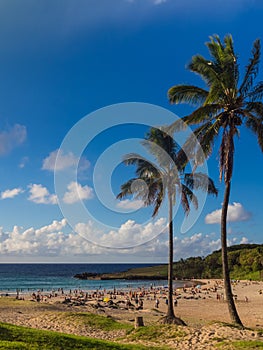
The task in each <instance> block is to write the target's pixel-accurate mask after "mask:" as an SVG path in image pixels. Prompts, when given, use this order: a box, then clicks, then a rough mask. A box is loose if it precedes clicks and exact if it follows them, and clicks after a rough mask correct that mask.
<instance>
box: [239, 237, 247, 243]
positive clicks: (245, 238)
mask: <svg viewBox="0 0 263 350" xmlns="http://www.w3.org/2000/svg"><path fill="white" fill-rule="evenodd" d="M247 243H249V240H248V238H247V237H242V239H241V241H240V244H247Z"/></svg>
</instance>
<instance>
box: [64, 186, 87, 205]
mask: <svg viewBox="0 0 263 350" xmlns="http://www.w3.org/2000/svg"><path fill="white" fill-rule="evenodd" d="M67 189H68V191H67V192H66V193H65V194H64V197H63V201H64V203H67V204H73V203H76V202H79V201H81V200H85V199H91V198H93V190H92V188H91V187H89V186H87V185H86V186H81V185H80V184H79V183H77V182H75V181H72V182H71V183H70V184H69V185H68V186H67Z"/></svg>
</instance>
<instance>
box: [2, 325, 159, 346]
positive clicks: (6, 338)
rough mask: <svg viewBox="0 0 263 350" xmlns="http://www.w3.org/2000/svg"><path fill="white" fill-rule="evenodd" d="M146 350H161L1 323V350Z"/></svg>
mask: <svg viewBox="0 0 263 350" xmlns="http://www.w3.org/2000/svg"><path fill="white" fill-rule="evenodd" d="M7 349H19V350H23V349H27V350H37V349H41V350H72V349H80V350H81V349H83V350H84V349H85V350H87V349H97V350H146V349H160V348H157V347H150V348H149V347H145V346H141V345H138V344H136V345H125V344H119V343H113V342H109V341H102V340H97V339H92V338H86V337H79V336H74V335H66V334H63V333H57V332H50V331H42V330H37V329H30V328H25V327H20V326H14V325H9V324H4V323H0V350H7Z"/></svg>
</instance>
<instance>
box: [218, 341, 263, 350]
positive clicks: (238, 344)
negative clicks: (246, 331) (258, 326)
mask: <svg viewBox="0 0 263 350" xmlns="http://www.w3.org/2000/svg"><path fill="white" fill-rule="evenodd" d="M217 347H218V348H219V349H222V350H223V349H227V350H253V349H263V342H262V341H260V340H239V341H233V342H231V343H225V342H222V343H220V344H218V345H217Z"/></svg>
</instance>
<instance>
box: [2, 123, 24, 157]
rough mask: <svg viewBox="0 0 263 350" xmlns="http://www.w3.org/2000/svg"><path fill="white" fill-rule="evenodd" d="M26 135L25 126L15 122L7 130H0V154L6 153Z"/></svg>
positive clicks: (18, 144) (21, 141)
mask: <svg viewBox="0 0 263 350" xmlns="http://www.w3.org/2000/svg"><path fill="white" fill-rule="evenodd" d="M26 136H27V132H26V127H25V126H24V125H20V124H15V125H14V126H13V127H11V128H9V129H8V130H5V131H0V155H6V154H8V153H10V152H11V151H12V150H13V149H14V148H16V147H18V146H20V145H21V144H22V143H24V142H25V140H26Z"/></svg>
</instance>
